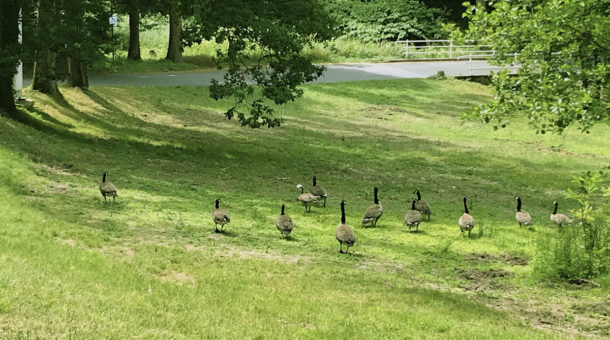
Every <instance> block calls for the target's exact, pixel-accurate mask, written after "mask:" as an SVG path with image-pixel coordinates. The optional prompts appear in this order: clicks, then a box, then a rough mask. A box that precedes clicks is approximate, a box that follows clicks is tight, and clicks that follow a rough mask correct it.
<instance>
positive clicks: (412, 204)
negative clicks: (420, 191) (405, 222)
mask: <svg viewBox="0 0 610 340" xmlns="http://www.w3.org/2000/svg"><path fill="white" fill-rule="evenodd" d="M415 202H417V201H416V200H413V203H411V210H415Z"/></svg>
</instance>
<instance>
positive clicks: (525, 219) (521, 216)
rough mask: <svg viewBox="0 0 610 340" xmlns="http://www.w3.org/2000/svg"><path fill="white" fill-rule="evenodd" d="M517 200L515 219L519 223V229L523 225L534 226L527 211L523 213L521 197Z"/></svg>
mask: <svg viewBox="0 0 610 340" xmlns="http://www.w3.org/2000/svg"><path fill="white" fill-rule="evenodd" d="M515 199H516V200H517V214H516V215H515V219H516V220H517V222H518V223H519V227H521V226H522V225H524V224H525V225H532V217H531V216H530V214H529V213H528V212H527V211H521V197H519V196H517V197H515Z"/></svg>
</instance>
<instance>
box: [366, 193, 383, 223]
mask: <svg viewBox="0 0 610 340" xmlns="http://www.w3.org/2000/svg"><path fill="white" fill-rule="evenodd" d="M378 191H379V188H377V187H375V188H374V189H373V192H374V194H375V204H373V205H371V206H370V207H368V208H366V212H365V213H364V218H363V219H362V225H365V224H368V223H371V224H372V225H373V227H376V226H377V221H379V219H380V218H381V215H382V214H383V207H382V206H381V203H380V202H379V199H378V198H377V192H378Z"/></svg>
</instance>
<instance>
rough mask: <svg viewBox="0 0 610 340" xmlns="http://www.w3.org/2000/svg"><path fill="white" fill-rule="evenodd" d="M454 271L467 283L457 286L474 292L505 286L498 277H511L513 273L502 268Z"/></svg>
mask: <svg viewBox="0 0 610 340" xmlns="http://www.w3.org/2000/svg"><path fill="white" fill-rule="evenodd" d="M456 273H457V275H458V276H459V277H461V278H462V279H465V280H467V281H468V282H467V283H463V284H460V285H459V287H460V288H462V289H465V290H471V291H475V292H480V291H488V290H492V289H498V288H501V287H503V286H505V283H503V282H501V281H500V279H503V278H508V277H512V276H513V274H512V273H510V272H507V271H505V270H504V269H486V270H480V269H456Z"/></svg>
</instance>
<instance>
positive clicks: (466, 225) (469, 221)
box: [458, 197, 474, 237]
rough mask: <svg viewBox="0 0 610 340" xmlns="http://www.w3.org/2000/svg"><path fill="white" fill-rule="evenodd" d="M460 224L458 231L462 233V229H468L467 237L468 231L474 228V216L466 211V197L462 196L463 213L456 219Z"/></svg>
mask: <svg viewBox="0 0 610 340" xmlns="http://www.w3.org/2000/svg"><path fill="white" fill-rule="evenodd" d="M458 224H459V225H460V231H461V232H462V233H463V232H464V230H468V237H470V231H471V230H472V228H474V218H472V216H470V214H469V213H468V205H466V197H464V215H462V216H460V219H459V220H458Z"/></svg>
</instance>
